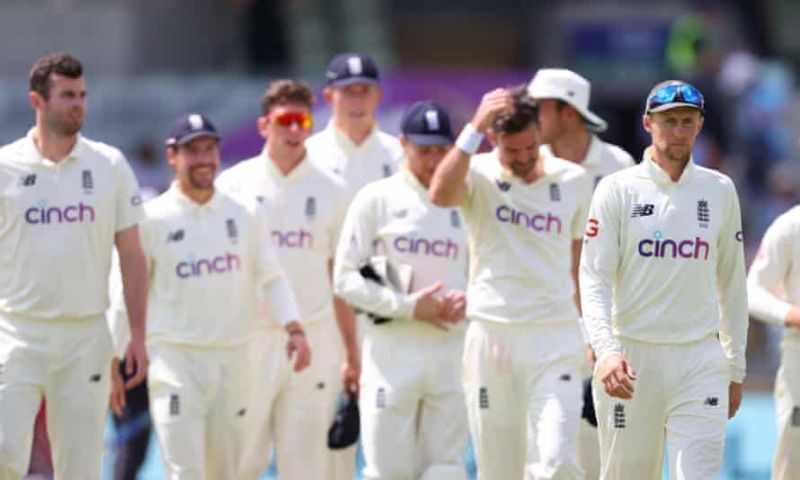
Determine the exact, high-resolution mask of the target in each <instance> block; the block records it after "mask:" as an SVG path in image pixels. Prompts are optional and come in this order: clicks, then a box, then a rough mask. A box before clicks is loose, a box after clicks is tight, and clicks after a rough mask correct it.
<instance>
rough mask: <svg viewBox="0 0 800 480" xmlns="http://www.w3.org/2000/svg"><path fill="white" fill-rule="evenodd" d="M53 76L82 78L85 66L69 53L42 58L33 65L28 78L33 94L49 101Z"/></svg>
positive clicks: (52, 54)
mask: <svg viewBox="0 0 800 480" xmlns="http://www.w3.org/2000/svg"><path fill="white" fill-rule="evenodd" d="M52 74H56V75H61V76H64V77H67V78H80V77H82V76H83V65H81V62H80V60H78V59H77V58H75V57H73V56H72V55H70V54H68V53H51V54H49V55H45V56H43V57H41V58H40V59H39V60H37V61H36V63H35V64H33V68H31V73H30V75H29V76H28V80H29V82H30V89H31V92H36V93H38V94H39V95H41V96H42V97H43V98H44V99H45V100H47V99H49V98H50V87H51V78H50V76H51V75H52Z"/></svg>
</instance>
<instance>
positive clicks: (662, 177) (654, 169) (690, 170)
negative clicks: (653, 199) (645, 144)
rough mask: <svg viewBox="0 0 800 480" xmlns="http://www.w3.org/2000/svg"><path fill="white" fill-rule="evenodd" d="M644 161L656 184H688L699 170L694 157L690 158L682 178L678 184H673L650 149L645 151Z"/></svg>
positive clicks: (649, 174) (648, 173) (646, 169)
mask: <svg viewBox="0 0 800 480" xmlns="http://www.w3.org/2000/svg"><path fill="white" fill-rule="evenodd" d="M642 160H643V161H642V163H643V164H644V168H645V172H647V175H648V176H649V177H650V178H651V179H652V180H653V181H654V182H656V183H661V184H675V185H679V184H682V183H687V182H689V181H690V180H691V179H692V178H693V177H694V174H695V170H697V166H696V165H695V164H694V157H689V162H688V163H686V167H684V169H683V173H681V176H680V178H678V181H677V182H673V181H672V179H671V178H670V177H669V174H668V173H667V172H665V171H664V170H663V169H662V168H661V167H660V166H658V164H656V162H655V161H654V160H653V157H652V156H651V155H650V149H649V148H648V149H647V150H645V152H644V155H643V158H642Z"/></svg>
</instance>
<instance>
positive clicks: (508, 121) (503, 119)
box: [492, 85, 539, 134]
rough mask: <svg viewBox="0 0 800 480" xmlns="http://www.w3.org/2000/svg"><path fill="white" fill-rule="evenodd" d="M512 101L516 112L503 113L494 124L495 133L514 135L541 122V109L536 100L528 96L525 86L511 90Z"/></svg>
mask: <svg viewBox="0 0 800 480" xmlns="http://www.w3.org/2000/svg"><path fill="white" fill-rule="evenodd" d="M509 91H510V93H511V100H512V102H513V103H514V111H512V112H509V113H501V114H500V115H498V116H497V118H496V119H495V120H494V122H493V123H492V131H494V133H505V134H509V133H510V134H513V133H519V132H521V131H523V130H525V129H526V128H528V126H530V124H532V123H538V121H539V109H538V107H537V106H536V100H534V99H533V98H531V96H530V95H528V92H527V91H526V89H525V85H520V86H517V87H513V88H510V89H509Z"/></svg>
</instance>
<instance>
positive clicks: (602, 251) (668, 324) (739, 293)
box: [580, 152, 747, 381]
mask: <svg viewBox="0 0 800 480" xmlns="http://www.w3.org/2000/svg"><path fill="white" fill-rule="evenodd" d="M587 222H588V223H587V229H586V234H585V236H584V246H583V252H582V256H581V267H580V288H581V303H582V309H583V319H584V322H585V323H586V327H587V329H588V331H589V336H590V338H591V342H592V346H593V347H594V349H595V351H596V353H597V358H598V361H602V360H603V358H604V357H606V356H608V355H610V354H612V353H619V352H620V343H619V341H618V340H617V339H618V338H619V337H622V338H629V339H633V340H636V341H641V342H648V343H658V344H669V343H676V344H681V343H689V342H695V341H698V340H701V339H703V338H705V337H707V336H709V335H715V334H719V337H720V341H721V344H722V346H723V348H724V350H725V353H726V356H727V357H728V361H729V363H730V366H731V377H732V380H733V381H741V380H742V379H743V378H744V370H745V357H744V354H745V344H746V340H747V303H746V302H747V292H746V290H745V265H744V253H743V247H742V229H741V228H742V227H741V214H740V211H739V200H738V197H737V195H736V188H735V187H734V185H733V182H732V181H731V180H730V179H729V178H728V177H726V176H725V175H723V174H721V173H719V172H716V171H713V170H710V169H707V168H704V167H700V166H697V165H695V164H694V163H693V161H691V160H690V161H689V163H688V164H687V166H686V168H685V170H684V172H683V174H682V175H681V177H680V179H679V180H678V181H677V182H673V181H672V180H671V179H670V178H669V176H668V175H667V173H666V172H664V171H663V170H662V169H661V168H660V167H658V166H657V165H656V164H655V163H654V162H653V161H652V159H651V158H650V157H649V154H648V153H647V152H646V153H645V157H644V160H643V161H642V163H640V164H639V165H637V166H635V167H631V168H628V169H625V170H621V171H619V172H617V173H614V174H612V175H609V176H607V177H605V178H604V179H603V180H601V181H600V184H599V185H598V188H597V190H596V191H595V194H594V197H593V199H592V205H591V209H590V212H589V219H588V221H587Z"/></svg>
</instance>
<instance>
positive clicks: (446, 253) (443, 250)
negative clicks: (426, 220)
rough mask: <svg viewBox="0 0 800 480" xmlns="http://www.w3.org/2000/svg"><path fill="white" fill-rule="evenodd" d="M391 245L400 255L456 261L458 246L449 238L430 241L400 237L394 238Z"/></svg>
mask: <svg viewBox="0 0 800 480" xmlns="http://www.w3.org/2000/svg"><path fill="white" fill-rule="evenodd" d="M392 244H393V245H394V248H395V249H396V250H397V251H398V252H402V253H414V254H417V255H433V256H434V257H444V258H450V259H453V260H457V259H458V244H457V243H456V242H454V241H452V240H450V239H449V238H448V239H446V240H430V239H427V238H413V237H406V236H402V237H397V238H395V239H394V242H392Z"/></svg>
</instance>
